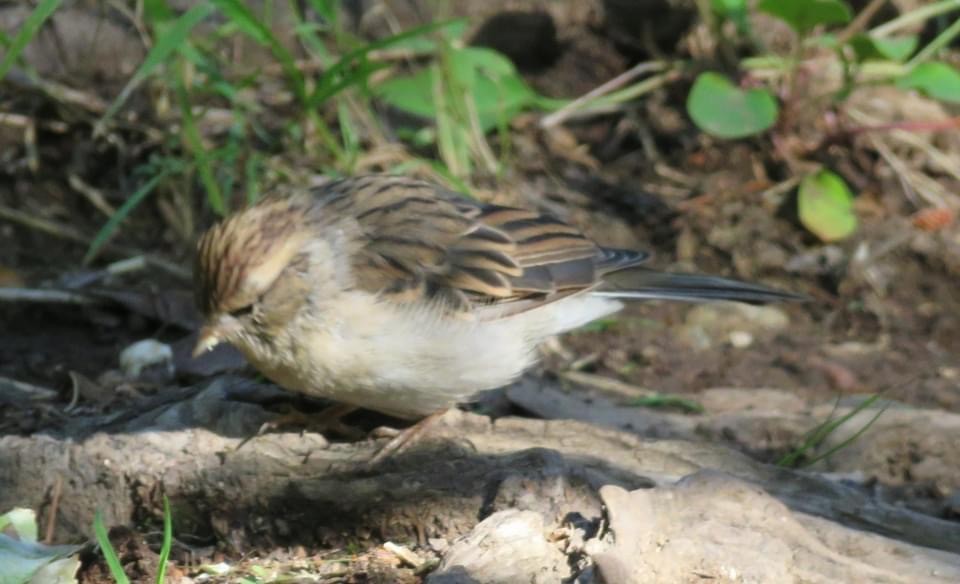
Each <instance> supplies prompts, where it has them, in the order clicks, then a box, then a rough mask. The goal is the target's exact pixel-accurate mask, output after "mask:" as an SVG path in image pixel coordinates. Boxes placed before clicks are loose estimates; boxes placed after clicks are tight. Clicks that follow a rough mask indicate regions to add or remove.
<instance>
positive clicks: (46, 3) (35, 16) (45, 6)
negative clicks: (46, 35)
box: [0, 0, 62, 79]
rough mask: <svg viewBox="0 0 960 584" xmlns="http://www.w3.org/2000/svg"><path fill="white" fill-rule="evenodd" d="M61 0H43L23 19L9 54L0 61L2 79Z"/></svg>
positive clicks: (0, 76)
mask: <svg viewBox="0 0 960 584" xmlns="http://www.w3.org/2000/svg"><path fill="white" fill-rule="evenodd" d="M61 1H62V0H41V1H40V3H39V4H37V7H36V9H34V11H33V12H31V13H30V16H28V17H27V18H26V20H24V21H23V24H22V25H21V26H20V30H19V31H17V36H15V37H14V38H13V41H11V43H10V46H9V47H8V48H7V54H6V55H4V56H3V61H2V62H0V79H3V78H4V77H6V76H7V73H8V72H9V71H10V68H11V67H13V64H14V63H15V62H16V60H17V59H19V58H20V53H22V52H23V50H24V49H25V48H27V45H29V44H30V41H32V40H33V37H34V36H36V34H37V31H39V30H40V27H41V26H43V23H44V22H46V20H47V19H48V18H50V16H51V15H52V14H53V13H54V12H56V10H57V8H58V7H59V6H60V2H61Z"/></svg>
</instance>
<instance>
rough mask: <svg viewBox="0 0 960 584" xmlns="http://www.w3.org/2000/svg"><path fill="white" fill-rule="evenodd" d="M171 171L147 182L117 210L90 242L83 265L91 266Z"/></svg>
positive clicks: (164, 172)
mask: <svg viewBox="0 0 960 584" xmlns="http://www.w3.org/2000/svg"><path fill="white" fill-rule="evenodd" d="M167 174H169V171H163V172H160V173H159V174H157V175H156V176H154V177H153V178H152V179H150V180H148V181H147V182H145V183H144V184H143V185H141V187H140V188H139V189H137V190H136V191H135V192H134V193H133V194H132V195H130V198H129V199H127V200H126V201H124V203H123V205H120V208H119V209H117V211H116V213H114V214H113V215H111V216H110V219H108V220H107V222H106V223H105V224H104V226H103V227H101V228H100V231H99V232H98V233H97V235H96V237H94V238H93V241H92V242H90V248H89V249H88V250H87V253H86V255H84V256H83V263H84V264H89V263H90V262H91V261H92V260H93V258H95V257H96V256H97V254H98V253H99V252H100V248H102V247H103V245H104V244H105V243H107V240H109V239H110V237H111V236H112V235H113V233H114V232H115V231H116V230H117V227H119V226H120V223H121V222H122V221H123V220H124V219H126V218H127V215H129V214H130V212H131V211H133V210H134V209H135V208H136V207H137V205H139V204H140V203H141V201H143V199H144V198H146V196H147V195H149V194H150V193H151V192H153V189H155V188H157V185H158V184H160V181H161V180H163V179H164V178H166V176H167Z"/></svg>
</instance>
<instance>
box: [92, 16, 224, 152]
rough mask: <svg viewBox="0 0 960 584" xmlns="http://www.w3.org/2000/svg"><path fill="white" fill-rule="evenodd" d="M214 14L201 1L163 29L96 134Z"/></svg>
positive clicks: (111, 106)
mask: <svg viewBox="0 0 960 584" xmlns="http://www.w3.org/2000/svg"><path fill="white" fill-rule="evenodd" d="M213 11H214V6H213V4H210V3H207V2H201V3H199V4H196V5H194V7H193V8H191V9H190V10H188V11H186V12H184V13H183V14H182V15H181V16H180V18H178V19H177V20H176V21H174V22H173V23H172V24H170V25H169V26H166V27H164V33H163V35H162V36H161V37H159V38H158V39H157V42H156V43H155V44H154V45H153V48H151V49H150V52H149V53H147V56H146V57H145V58H144V59H143V63H141V64H140V68H139V69H137V70H136V72H135V73H134V74H133V76H132V77H131V78H130V81H127V84H126V85H125V86H124V88H123V90H122V91H121V92H120V95H118V96H117V98H116V99H114V100H113V103H111V104H110V107H109V108H107V111H106V113H104V114H103V116H102V117H101V118H100V119H99V120H98V121H97V125H96V128H95V130H94V133H95V134H100V133H101V132H102V130H103V126H104V125H105V124H106V123H107V121H108V120H110V119H111V118H112V117H113V116H114V115H116V113H117V110H119V109H120V107H121V106H122V105H123V104H124V103H125V102H126V101H127V99H129V97H130V94H132V93H133V91H134V90H135V89H136V88H137V87H139V86H140V84H141V83H143V81H144V80H145V79H146V78H147V77H149V76H150V75H151V74H152V73H153V71H154V70H155V69H156V68H157V67H159V66H160V65H162V64H163V63H165V62H166V61H167V59H169V58H170V56H171V55H172V54H173V53H174V52H175V51H177V50H179V49H180V48H181V47H182V46H184V43H185V42H186V40H187V37H188V36H189V35H190V31H191V30H193V27H195V26H197V25H198V24H200V22H201V21H203V19H205V18H206V17H208V16H210V15H211V14H212V13H213Z"/></svg>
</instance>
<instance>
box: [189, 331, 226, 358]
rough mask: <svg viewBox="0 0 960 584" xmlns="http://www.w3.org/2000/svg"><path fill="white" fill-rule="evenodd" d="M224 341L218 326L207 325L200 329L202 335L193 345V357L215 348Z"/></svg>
mask: <svg viewBox="0 0 960 584" xmlns="http://www.w3.org/2000/svg"><path fill="white" fill-rule="evenodd" d="M221 341H223V337H222V335H221V333H220V331H219V329H218V328H217V327H216V326H213V325H209V324H208V325H206V326H204V327H203V328H201V329H200V336H199V337H197V344H196V345H194V347H193V357H194V358H197V357H199V356H200V355H202V354H204V353H206V352H207V351H209V350H211V349H213V348H214V347H216V346H217V345H219V344H220V343H221Z"/></svg>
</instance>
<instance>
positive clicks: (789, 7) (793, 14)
mask: <svg viewBox="0 0 960 584" xmlns="http://www.w3.org/2000/svg"><path fill="white" fill-rule="evenodd" d="M757 8H758V9H759V10H762V11H763V12H766V13H767V14H772V15H773V16H776V17H777V18H779V19H781V20H783V21H785V22H786V23H787V24H789V25H790V27H791V28H793V30H795V31H797V32H798V33H800V34H805V33H807V32H810V30H811V29H813V28H814V27H815V26H818V25H821V24H843V23H845V22H849V21H850V16H851V15H850V8H849V7H848V6H847V4H846V3H845V2H841V1H840V0H762V1H761V2H760V4H758V5H757Z"/></svg>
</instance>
